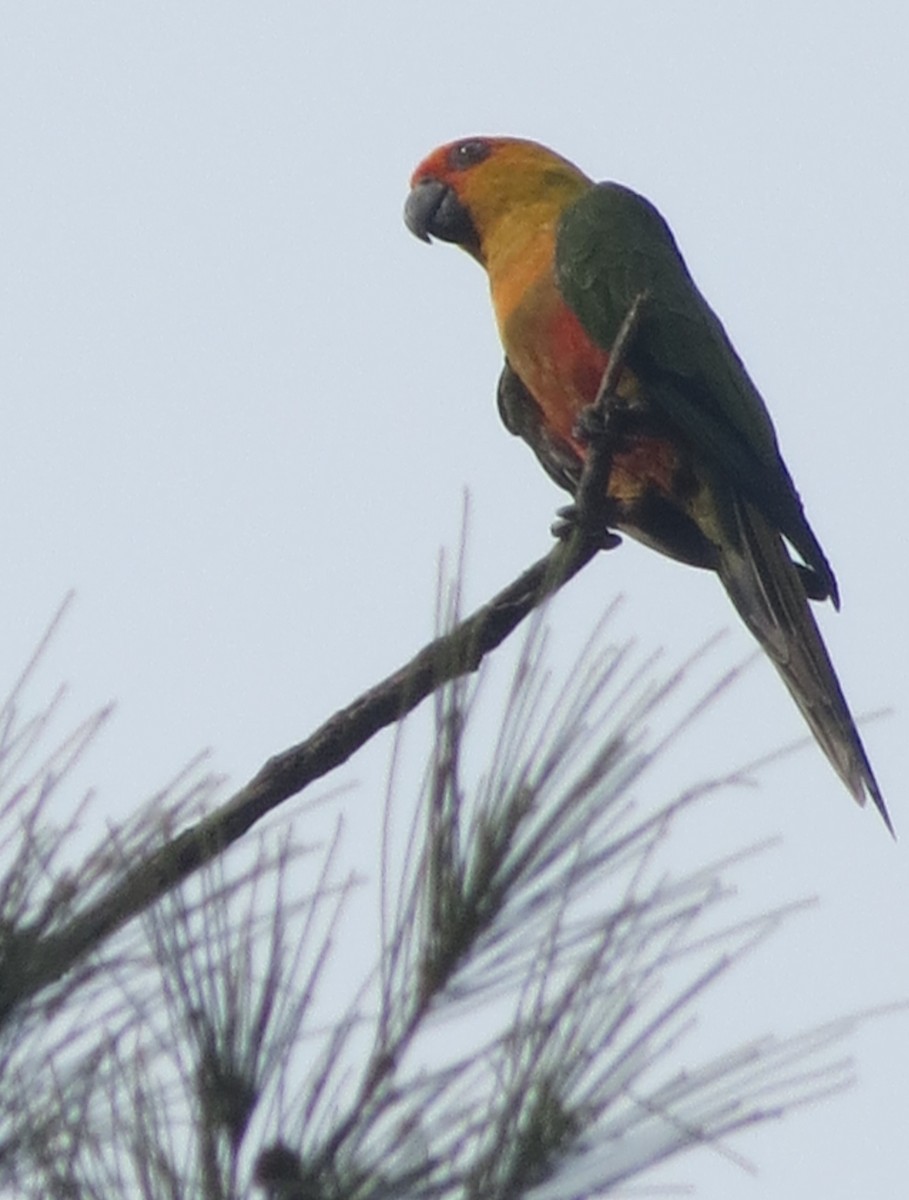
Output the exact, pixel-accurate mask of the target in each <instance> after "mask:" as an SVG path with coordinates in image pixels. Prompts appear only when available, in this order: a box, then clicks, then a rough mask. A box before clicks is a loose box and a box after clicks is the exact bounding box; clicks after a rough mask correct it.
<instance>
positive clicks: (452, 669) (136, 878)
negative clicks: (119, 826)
mask: <svg viewBox="0 0 909 1200" xmlns="http://www.w3.org/2000/svg"><path fill="white" fill-rule="evenodd" d="M645 298H646V297H645V296H643V295H641V296H638V297H636V298H635V301H634V303H633V304H632V306H631V308H630V310H629V312H628V314H627V316H626V318H625V320H624V322H623V323H622V326H621V328H620V329H619V332H618V334H617V336H616V339H615V341H614V343H613V346H612V349H611V352H610V360H609V365H608V366H607V368H606V371H605V372H604V376H603V380H602V383H601V386H600V388H599V391H598V393H597V399H596V402H595V405H594V409H595V410H596V412H597V413H599V415H600V416H601V418H603V417H605V418H608V407H609V401H610V397H611V395H612V391H613V389H614V387H615V386H616V384H617V381H618V379H619V376H620V373H621V370H622V366H623V363H624V360H625V357H626V355H627V352H628V348H629V346H630V344H631V341H632V339H633V337H634V335H635V333H636V331H637V328H638V325H639V322H640V310H641V304H642V302H643V301H644V300H645ZM587 436H588V439H589V451H588V454H587V456H586V458H585V463H584V469H583V473H582V476H581V480H580V482H579V485H578V490H577V511H576V516H575V519H574V521H573V528H572V532H571V535H570V537H568V538H567V539H566V540H565V541H562V542H559V543H557V544H556V545H555V546H554V547H553V548H552V550H550V552H549V554H547V555H546V556H545V557H544V558H541V559H539V560H538V561H537V562H536V563H534V564H533V566H531V567H529V568H528V569H527V570H526V571H524V572H523V573H522V574H521V575H520V576H518V578H517V579H515V580H514V581H513V582H512V583H510V584H509V585H508V586H507V587H505V588H503V589H502V591H500V592H499V593H498V595H496V596H494V597H493V598H492V599H491V600H490V601H489V602H488V603H486V604H484V605H483V606H482V607H481V608H479V609H477V610H476V612H474V613H473V614H472V615H471V616H469V617H467V618H466V619H465V620H463V621H461V622H460V623H459V624H458V625H456V626H455V627H454V628H453V629H452V630H451V631H450V632H449V633H446V634H443V635H442V636H441V637H438V638H436V639H435V640H434V641H432V642H430V643H429V644H428V645H426V646H424V647H423V649H422V650H420V651H419V653H418V654H416V655H415V656H414V657H413V658H412V659H411V660H410V662H408V663H406V664H405V665H404V666H403V667H401V668H399V670H397V671H395V672H394V673H393V674H391V675H389V676H388V677H387V678H386V679H384V680H383V681H382V682H381V683H378V684H376V686H375V687H372V688H370V689H369V690H368V691H366V692H364V693H363V694H362V695H360V696H359V697H357V699H356V700H354V701H353V702H352V703H351V704H349V705H347V706H346V707H345V708H342V709H340V710H339V711H338V712H336V713H335V714H334V715H333V716H331V717H329V719H328V720H327V721H325V723H324V724H323V725H321V726H320V727H319V728H318V729H317V730H316V731H315V732H314V733H313V734H311V735H310V736H309V737H308V738H306V739H305V740H304V741H302V742H300V743H298V744H297V745H296V746H292V747H291V748H290V749H288V750H285V751H283V752H282V753H280V754H276V755H275V756H274V757H272V758H270V759H269V760H268V762H266V763H265V765H264V766H263V767H262V768H261V770H260V771H259V772H258V773H257V774H256V775H255V776H254V777H253V778H252V779H251V780H250V781H249V783H247V784H246V785H245V786H244V787H242V788H241V789H240V790H239V791H238V792H236V793H235V794H234V795H233V796H232V797H231V798H230V799H228V800H227V801H226V802H225V803H224V804H223V805H221V806H220V807H219V808H218V809H216V810H215V811H214V812H212V813H211V814H209V815H208V816H206V817H204V818H203V819H202V820H200V821H198V822H197V823H196V824H194V825H192V826H191V827H190V828H189V829H186V830H184V831H183V832H182V833H180V834H178V835H177V836H176V837H175V838H173V839H172V840H170V841H168V842H167V843H166V844H165V845H163V846H161V847H160V848H159V849H157V850H155V851H154V852H152V853H151V854H149V855H148V856H147V857H145V858H144V859H143V860H142V861H140V862H138V863H137V864H136V866H135V867H134V868H133V869H132V870H131V871H129V872H128V873H127V874H126V875H125V876H124V877H123V879H122V880H121V881H120V883H119V884H117V885H116V886H115V887H114V888H112V889H111V890H110V891H109V892H108V893H107V894H106V895H104V896H103V897H102V898H101V899H99V900H98V901H97V902H96V903H94V904H93V905H92V906H91V907H89V908H88V909H87V910H85V911H84V912H82V913H81V914H79V915H78V916H76V917H74V918H73V919H72V920H71V921H70V923H69V924H68V925H66V926H65V927H64V928H63V929H61V930H59V931H55V932H53V933H48V934H45V935H43V936H30V935H29V934H28V933H27V932H24V933H22V934H20V935H19V945H18V946H17V947H16V951H15V954H14V955H13V956H12V957H14V958H15V960H16V961H15V967H16V969H15V970H14V971H9V972H7V973H6V974H5V978H4V979H3V980H2V981H0V1023H2V1022H3V1021H4V1020H5V1019H6V1018H7V1016H8V1015H9V1013H10V1012H11V1010H12V1009H13V1008H15V1007H16V1006H17V1005H18V1004H20V1003H21V1002H22V1001H23V1000H25V999H27V998H28V997H30V996H33V995H35V994H36V993H37V992H39V991H40V990H41V989H42V988H43V987H45V986H46V985H48V984H50V983H52V982H53V981H55V980H57V979H59V978H61V977H62V976H63V975H65V974H66V973H67V972H68V971H69V970H70V969H71V968H72V967H73V966H74V965H75V964H76V963H77V962H78V961H79V960H80V959H81V958H83V957H84V956H85V955H86V954H87V953H89V952H91V951H92V950H94V949H96V948H97V947H98V946H99V945H100V944H101V943H102V942H103V941H104V940H105V939H106V938H108V937H109V936H110V935H111V934H112V933H114V932H115V931H116V930H118V929H119V928H121V927H122V926H123V925H125V924H126V923H127V922H128V921H130V920H131V919H132V918H133V917H135V916H137V915H138V914H139V913H141V912H143V911H144V910H145V909H146V908H148V907H149V905H151V904H153V903H154V902H155V901H156V900H159V899H160V898H161V897H162V896H163V895H165V894H166V893H167V892H168V891H169V890H170V889H171V888H172V887H174V886H175V885H176V884H178V883H180V882H181V881H183V880H184V879H186V878H187V877H188V876H189V875H191V874H193V873H194V872H195V871H197V870H198V869H199V868H200V867H202V866H204V865H205V864H206V863H208V862H210V861H211V860H212V859H213V858H215V857H217V855H219V854H220V853H221V852H222V851H223V850H225V849H226V848H227V847H228V846H230V845H231V844H232V843H233V842H235V841H237V839H239V838H240V837H241V836H242V835H243V834H244V833H246V832H247V831H248V830H249V829H250V828H251V827H252V826H253V825H254V824H255V823H256V822H257V821H259V820H260V819H261V818H262V817H263V816H265V815H266V814H267V813H269V812H271V811H272V810H273V809H274V808H276V807H277V806H278V805H280V804H281V803H283V802H284V801H285V800H287V799H289V798H290V797H292V796H295V795H297V794H298V793H299V792H301V791H302V790H303V789H304V788H305V787H307V786H308V785H309V784H311V783H312V782H314V781H315V780H317V779H320V778H322V777H323V776H324V775H326V774H328V772H329V771H331V770H333V769H334V768H335V767H337V766H340V764H341V763H343V762H346V760H347V759H348V758H350V757H351V755H352V754H354V753H355V751H357V750H359V749H360V747H361V746H363V745H365V744H366V742H368V741H369V739H370V738H371V737H372V736H373V735H374V734H375V733H377V732H378V731H379V730H380V729H383V728H385V727H386V726H388V725H391V724H393V723H394V722H396V721H399V720H400V719H401V718H402V717H404V716H406V714H407V713H409V712H411V711H412V710H413V709H414V708H416V707H417V705H418V704H420V702H421V701H422V700H424V699H425V698H426V697H427V696H429V695H431V694H432V693H433V692H434V691H435V690H436V689H437V688H439V687H440V686H441V685H442V684H445V683H447V682H450V681H451V680H452V679H456V678H458V677H459V676H461V675H466V674H469V673H470V672H473V671H476V670H477V669H478V667H479V665H480V663H481V662H482V661H483V659H484V657H485V656H486V655H487V654H489V653H490V651H492V650H494V649H495V648H496V647H497V646H498V645H500V644H501V643H502V642H503V641H504V640H505V639H506V638H507V637H508V636H509V634H511V633H512V632H513V631H514V630H515V629H516V628H517V626H518V625H519V624H520V623H521V622H522V621H523V620H524V619H525V618H526V617H527V616H528V615H529V614H530V613H531V612H533V610H534V609H535V608H537V607H538V606H539V605H540V604H542V603H543V601H544V600H546V599H547V598H548V597H549V596H551V595H553V594H554V593H555V592H556V591H558V590H559V589H560V588H561V587H562V586H563V585H564V584H565V583H567V582H568V580H569V579H571V578H572V577H573V576H574V575H576V574H577V573H578V572H579V571H580V570H581V569H582V568H583V567H585V566H586V565H587V563H588V562H590V560H591V559H592V558H594V557H595V555H596V554H597V553H598V552H599V550H601V549H603V548H607V547H608V546H609V545H610V544H614V542H613V543H611V542H610V541H609V540H608V536H607V538H604V533H605V527H606V519H607V516H608V502H607V499H606V485H607V483H608V479H609V469H610V466H611V458H612V454H611V446H610V434H609V429H608V419H604V420H602V432H601V433H600V434H598V433H597V432H596V430H594V431H593V432H588V434H587ZM8 961H9V960H8Z"/></svg>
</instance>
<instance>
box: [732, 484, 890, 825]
mask: <svg viewBox="0 0 909 1200" xmlns="http://www.w3.org/2000/svg"><path fill="white" fill-rule="evenodd" d="M736 510H737V512H736V516H737V521H738V526H739V532H740V544H739V545H738V546H728V547H725V548H724V549H723V551H722V554H721V560H720V564H719V567H718V568H717V569H718V573H719V576H720V579H721V580H722V581H723V586H724V587H725V588H726V591H727V592H728V593H729V596H730V598H731V600H732V602H733V604H734V605H735V607H736V608H737V609H738V612H739V615H740V616H741V617H742V619H743V620H744V622H745V624H746V625H747V626H748V628H749V629H750V630H751V632H752V633H753V634H754V636H755V637H756V638H757V640H758V642H759V643H760V645H761V647H762V649H763V650H764V651H765V652H766V654H767V656H768V657H769V658H770V660H771V662H772V663H773V665H774V666H775V667H776V669H777V670H778V671H779V673H780V675H782V677H783V682H784V683H785V684H786V687H787V688H788V689H789V691H790V692H791V694H792V697H793V699H794V700H795V702H796V704H797V705H798V706H799V708H800V709H801V711H802V715H803V716H804V718H805V720H806V721H807V722H808V725H809V726H810V728H811V732H812V733H813V734H814V736H815V738H817V741H818V744H819V745H820V747H821V749H822V750H823V751H824V753H825V754H826V755H827V757H828V758H829V760H830V762H831V764H832V765H833V768H834V770H835V771H836V773H837V774H838V775H839V777H840V778H841V779H842V781H843V782H844V783H845V785H846V787H847V788H848V789H849V791H850V792H851V793H852V795H853V796H854V797H855V799H856V800H857V801H858V803H859V804H864V803H865V798H866V793H867V795H869V796H870V797H871V799H872V800H873V801H874V803H875V805H876V806H877V809H878V812H879V813H880V814H881V816H882V817H883V818H884V823H885V825H886V826H887V828H888V829H889V830H890V832H891V834H893V835H894V837H895V836H896V835H895V834H894V831H893V825H892V824H891V822H890V816H889V814H888V812H887V806H886V805H885V804H884V798H883V796H882V795H881V790H880V788H879V787H878V784H877V780H876V779H875V777H874V771H873V770H872V769H871V763H870V762H869V761H868V755H867V754H866V753H865V747H864V746H863V745H862V739H861V738H860V737H859V734H858V730H857V729H856V727H855V722H854V721H853V719H852V714H851V713H850V711H849V706H848V705H847V703H846V698H845V697H844V695H843V692H842V689H841V687H840V684H839V680H838V679H837V677H836V672H835V671H834V669H833V664H832V663H831V661H830V656H829V655H828V653H827V648H826V647H825V645H824V643H823V640H822V639H821V634H820V631H819V630H818V627H817V625H816V624H815V622H814V617H813V616H812V615H811V610H810V609H809V607H808V600H807V597H806V595H805V589H804V585H803V583H802V581H801V579H800V577H799V574H798V571H797V570H796V568H795V566H794V565H793V563H792V560H791V559H790V557H789V554H788V553H787V550H786V547H785V545H784V544H783V541H782V539H781V537H780V536H779V534H778V533H777V532H776V531H775V530H774V529H771V527H770V526H769V525H768V524H767V522H766V521H765V520H764V518H763V517H762V516H761V515H760V513H758V512H757V511H756V510H755V509H753V508H752V507H751V506H750V505H749V504H747V503H745V502H738V503H737V505H736Z"/></svg>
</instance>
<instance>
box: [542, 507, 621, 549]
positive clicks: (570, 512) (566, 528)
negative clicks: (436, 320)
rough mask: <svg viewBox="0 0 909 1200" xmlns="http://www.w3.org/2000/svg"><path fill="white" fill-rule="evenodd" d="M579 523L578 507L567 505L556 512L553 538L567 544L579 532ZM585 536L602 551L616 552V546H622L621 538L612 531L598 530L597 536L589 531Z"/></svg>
mask: <svg viewBox="0 0 909 1200" xmlns="http://www.w3.org/2000/svg"><path fill="white" fill-rule="evenodd" d="M579 523H580V514H579V513H578V506H577V505H576V504H566V505H565V507H564V508H560V509H557V511H556V519H555V520H554V521H553V523H552V525H551V526H550V530H551V532H552V536H553V537H554V538H558V540H559V541H560V542H567V541H568V539H569V538H570V537H571V536H572V535H573V534H574V533H575V531H576V530H577V528H578V525H579ZM585 536H586V537H587V538H589V539H590V541H592V542H595V543H596V545H597V547H598V548H599V549H600V550H615V548H616V546H621V544H622V539H621V537H620V536H619V535H618V534H617V533H613V532H612V530H611V529H603V530H598V531H597V532H596V533H595V534H593V533H591V532H590V531H589V530H587V531H585Z"/></svg>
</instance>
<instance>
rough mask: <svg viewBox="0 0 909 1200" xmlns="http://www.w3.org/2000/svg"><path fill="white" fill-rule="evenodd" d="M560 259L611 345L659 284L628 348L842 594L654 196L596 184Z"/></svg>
mask: <svg viewBox="0 0 909 1200" xmlns="http://www.w3.org/2000/svg"><path fill="white" fill-rule="evenodd" d="M556 271H557V277H558V283H559V287H560V290H561V292H562V295H563V297H564V299H565V301H566V303H567V304H568V305H569V306H570V307H571V308H572V309H573V310H574V311H575V312H576V313H577V315H578V318H579V319H580V321H581V324H582V325H583V326H584V328H585V329H586V331H587V333H588V334H589V335H590V337H592V338H593V339H594V341H596V342H597V344H598V345H600V346H602V347H603V348H604V349H607V350H608V349H609V347H610V346H611V345H612V343H613V340H614V338H615V336H616V333H617V332H618V328H619V325H620V324H621V322H622V319H623V318H624V316H625V314H626V313H627V311H628V308H629V307H630V305H631V303H632V302H633V300H634V298H635V296H637V295H638V294H639V293H640V292H643V291H646V292H648V293H649V299H648V301H647V304H646V306H645V308H644V311H643V315H642V320H641V324H640V326H639V328H638V332H637V334H636V336H635V339H634V343H633V345H632V347H631V350H630V352H629V356H628V365H629V366H630V367H631V369H632V370H633V371H634V372H635V374H636V375H637V376H638V378H639V379H640V380H641V382H642V384H643V385H644V389H645V394H646V396H647V399H648V402H649V403H652V405H653V406H654V408H655V410H657V412H658V413H659V414H660V415H661V417H663V418H665V419H666V420H667V421H668V422H670V423H671V424H672V425H673V426H674V427H675V428H676V429H677V430H678V431H679V432H680V433H681V434H682V436H683V437H684V438H685V439H686V441H687V442H688V443H689V445H691V446H692V447H693V449H694V450H695V452H696V453H697V454H699V455H700V456H701V457H702V459H703V461H704V462H705V463H706V464H707V465H708V467H709V469H710V470H711V471H712V472H714V473H715V474H716V476H717V478H718V480H722V481H723V483H724V484H725V485H726V486H728V487H730V488H731V489H732V490H733V491H734V492H736V493H738V494H740V495H742V496H743V497H746V498H747V499H748V500H749V501H750V502H751V503H752V504H754V506H755V507H756V508H758V509H759V510H760V511H761V512H762V513H763V514H764V516H765V517H766V519H767V520H768V521H769V522H770V523H771V525H772V526H774V527H775V528H777V529H779V531H780V532H781V533H782V534H783V535H784V536H785V537H786V538H787V539H788V540H789V542H790V543H791V544H792V545H793V546H794V547H795V549H796V550H797V551H798V552H799V554H800V555H801V556H802V557H803V558H804V560H805V562H806V563H807V564H808V566H809V567H811V568H812V569H813V570H814V571H815V572H816V573H817V575H818V577H819V580H818V582H819V583H820V585H821V590H822V592H823V594H824V595H829V596H831V597H832V598H833V601H834V603H835V604H837V605H838V595H837V588H836V580H835V579H834V576H833V572H832V571H831V569H830V565H829V563H828V562H827V559H826V557H825V555H824V552H823V550H822V549H821V546H820V544H819V542H818V540H817V538H816V537H815V536H814V534H813V532H812V531H811V528H810V526H809V525H808V522H807V520H806V519H805V514H804V512H803V510H802V503H801V501H800V499H799V496H798V493H797V492H796V490H795V487H794V485H793V482H792V479H791V477H790V475H789V472H788V470H787V469H786V465H785V463H784V462H783V460H782V458H781V456H780V452H779V448H778V446H777V441H776V434H775V433H774V429H773V424H772V422H771V420H770V414H769V413H768V412H767V409H766V407H765V405H764V402H763V400H762V399H761V396H760V393H759V392H758V390H757V388H756V387H755V386H754V384H753V383H752V382H751V379H750V378H749V376H748V372H747V371H746V370H745V367H744V364H743V363H742V361H741V359H740V358H739V356H738V355H737V354H736V352H735V350H734V348H733V346H732V343H731V342H730V341H729V338H728V337H727V335H726V331H725V329H724V328H723V326H722V324H721V323H720V321H719V319H718V318H717V316H716V314H715V313H714V312H713V310H712V309H711V308H710V306H709V305H708V304H707V302H706V300H705V299H704V297H703V296H702V295H701V293H700V292H699V291H698V289H697V287H696V286H695V283H694V281H693V280H692V278H691V276H690V275H689V273H688V268H687V267H686V266H685V262H684V260H683V259H682V256H681V254H680V253H679V250H678V247H677V246H676V244H675V239H674V238H673V236H672V233H671V231H670V229H669V226H668V225H667V224H666V222H665V221H664V220H663V218H662V217H661V216H660V214H659V213H658V212H657V210H656V209H655V208H654V207H653V205H652V204H650V203H649V201H647V200H645V199H644V198H643V197H642V196H639V195H637V193H635V192H632V191H631V190H630V189H628V188H624V187H621V186H620V185H619V184H614V183H603V184H598V185H597V186H596V187H593V188H591V189H590V191H589V192H587V193H586V194H585V195H584V196H582V197H581V199H580V200H577V201H576V202H575V203H574V204H572V205H571V206H570V207H569V208H567V209H566V210H565V213H564V215H563V217H562V220H561V222H560V225H559V230H558V238H557V244H556Z"/></svg>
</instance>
